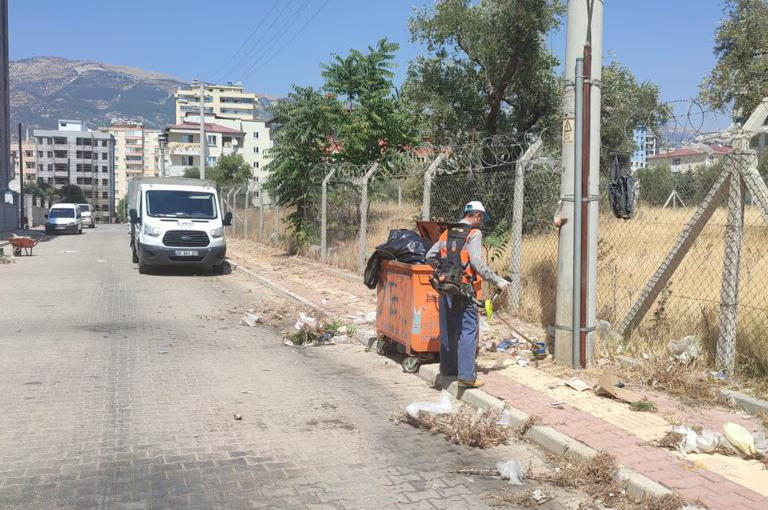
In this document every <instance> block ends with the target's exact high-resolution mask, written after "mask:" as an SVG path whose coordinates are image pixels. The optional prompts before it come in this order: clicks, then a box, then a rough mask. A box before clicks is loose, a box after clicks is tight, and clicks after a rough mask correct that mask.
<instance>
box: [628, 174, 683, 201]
mask: <svg viewBox="0 0 768 510" xmlns="http://www.w3.org/2000/svg"><path fill="white" fill-rule="evenodd" d="M637 179H638V181H639V182H640V196H639V198H640V200H642V201H643V202H645V203H647V204H650V205H664V203H665V202H666V201H667V199H668V198H669V195H670V194H671V193H672V191H673V190H674V189H675V177H674V175H673V173H672V169H671V168H670V167H669V166H666V165H662V166H652V167H648V168H641V169H639V170H638V171H637Z"/></svg>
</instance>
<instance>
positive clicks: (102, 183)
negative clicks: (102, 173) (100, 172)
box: [101, 179, 109, 186]
mask: <svg viewBox="0 0 768 510" xmlns="http://www.w3.org/2000/svg"><path fill="white" fill-rule="evenodd" d="M101 185H102V186H109V179H102V180H101Z"/></svg>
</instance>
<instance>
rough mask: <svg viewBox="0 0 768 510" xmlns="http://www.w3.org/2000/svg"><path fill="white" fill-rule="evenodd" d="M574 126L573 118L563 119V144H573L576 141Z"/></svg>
mask: <svg viewBox="0 0 768 510" xmlns="http://www.w3.org/2000/svg"><path fill="white" fill-rule="evenodd" d="M573 128H574V119H573V118H567V119H565V120H563V145H573V143H574V139H573Z"/></svg>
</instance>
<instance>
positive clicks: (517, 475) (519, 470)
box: [496, 459, 523, 485]
mask: <svg viewBox="0 0 768 510" xmlns="http://www.w3.org/2000/svg"><path fill="white" fill-rule="evenodd" d="M496 471H498V472H499V474H500V475H501V478H502V479H503V480H509V484H510V485H523V465H522V464H520V461H519V460H516V459H512V460H508V461H507V462H497V463H496Z"/></svg>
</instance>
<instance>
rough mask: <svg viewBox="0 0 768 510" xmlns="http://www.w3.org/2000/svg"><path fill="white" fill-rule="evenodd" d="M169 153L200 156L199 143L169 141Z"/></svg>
mask: <svg viewBox="0 0 768 510" xmlns="http://www.w3.org/2000/svg"><path fill="white" fill-rule="evenodd" d="M167 149H168V154H170V155H172V156H198V155H200V144H199V143H184V142H169V143H168V145H167Z"/></svg>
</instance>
